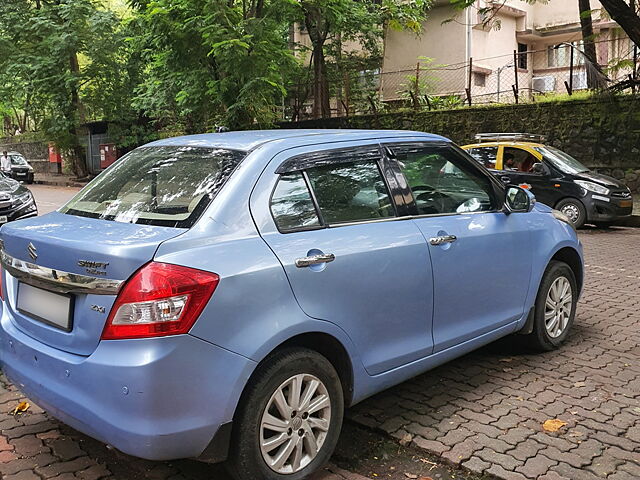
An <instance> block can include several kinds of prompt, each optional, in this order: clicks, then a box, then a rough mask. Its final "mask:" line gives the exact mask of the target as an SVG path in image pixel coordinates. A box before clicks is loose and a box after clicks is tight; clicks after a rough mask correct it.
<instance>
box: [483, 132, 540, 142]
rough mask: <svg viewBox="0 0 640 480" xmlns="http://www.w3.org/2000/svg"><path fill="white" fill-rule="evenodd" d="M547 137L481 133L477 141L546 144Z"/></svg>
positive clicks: (525, 134) (527, 134) (524, 134)
mask: <svg viewBox="0 0 640 480" xmlns="http://www.w3.org/2000/svg"><path fill="white" fill-rule="evenodd" d="M546 139H547V137H545V136H544V135H537V134H534V133H479V134H477V135H476V140H478V141H480V142H537V143H544V142H545V141H546Z"/></svg>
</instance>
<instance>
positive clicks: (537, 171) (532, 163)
mask: <svg viewBox="0 0 640 480" xmlns="http://www.w3.org/2000/svg"><path fill="white" fill-rule="evenodd" d="M502 164H503V171H502V172H501V176H503V177H504V179H505V180H506V179H508V182H505V183H509V184H511V185H519V186H521V187H523V188H529V189H531V191H532V192H533V194H534V195H535V196H536V200H537V201H539V202H540V203H544V204H545V205H549V206H550V207H553V206H554V205H555V204H556V203H557V202H558V200H560V198H561V194H560V192H559V190H558V189H559V187H560V185H558V183H557V180H558V179H553V178H552V175H551V170H550V169H549V167H548V166H547V165H545V164H544V163H543V162H542V161H541V159H540V158H538V157H537V156H536V155H534V154H533V153H531V152H530V151H528V150H525V149H523V148H518V147H504V150H503V153H502Z"/></svg>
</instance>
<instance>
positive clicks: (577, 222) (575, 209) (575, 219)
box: [556, 198, 587, 228]
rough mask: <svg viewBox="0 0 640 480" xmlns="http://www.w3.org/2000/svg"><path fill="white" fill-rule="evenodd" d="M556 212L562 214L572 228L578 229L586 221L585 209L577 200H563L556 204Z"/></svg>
mask: <svg viewBox="0 0 640 480" xmlns="http://www.w3.org/2000/svg"><path fill="white" fill-rule="evenodd" d="M556 210H560V211H561V212H562V213H564V214H565V215H566V216H567V217H569V220H571V222H572V223H573V226H574V227H576V228H580V227H582V226H583V225H584V223H585V222H586V221H587V209H586V208H585V207H584V204H583V203H582V202H581V201H580V200H578V199H577V198H564V199H562V200H560V201H559V202H558V203H557V204H556Z"/></svg>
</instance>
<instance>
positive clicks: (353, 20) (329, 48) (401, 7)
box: [293, 0, 432, 118]
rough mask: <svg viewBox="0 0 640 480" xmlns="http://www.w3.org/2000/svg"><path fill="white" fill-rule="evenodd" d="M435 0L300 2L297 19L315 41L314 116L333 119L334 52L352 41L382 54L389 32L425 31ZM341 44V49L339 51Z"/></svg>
mask: <svg viewBox="0 0 640 480" xmlns="http://www.w3.org/2000/svg"><path fill="white" fill-rule="evenodd" d="M431 3H432V2H431V0H409V1H403V2H398V1H396V0H360V1H353V0H299V1H297V2H293V5H294V6H295V7H296V9H295V16H294V18H293V20H295V21H296V22H297V23H298V24H300V25H304V27H305V30H306V32H307V34H308V35H309V39H310V41H311V49H310V50H311V64H312V66H313V88H312V95H313V115H314V117H316V118H319V117H327V116H330V114H331V111H330V98H331V92H330V88H329V76H328V68H327V56H328V53H329V52H333V56H334V60H335V57H336V56H338V55H339V54H340V53H341V51H342V45H343V44H345V43H347V42H349V43H351V44H353V43H355V44H359V46H360V47H361V48H362V50H363V51H364V52H365V53H366V54H367V55H370V56H375V55H378V56H380V57H381V58H382V56H383V55H380V52H379V50H380V47H381V46H383V45H384V35H385V32H386V31H387V29H389V28H392V29H409V30H412V31H414V32H416V33H419V32H420V31H421V30H422V23H421V22H422V21H423V20H425V19H426V14H427V11H428V9H429V7H430V6H431ZM336 44H337V48H336Z"/></svg>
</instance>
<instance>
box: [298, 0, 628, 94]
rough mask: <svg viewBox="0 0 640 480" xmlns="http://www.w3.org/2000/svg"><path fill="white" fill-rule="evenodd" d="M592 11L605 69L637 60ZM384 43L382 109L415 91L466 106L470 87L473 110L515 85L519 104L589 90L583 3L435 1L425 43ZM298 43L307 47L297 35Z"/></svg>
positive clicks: (413, 39)
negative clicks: (457, 4)
mask: <svg viewBox="0 0 640 480" xmlns="http://www.w3.org/2000/svg"><path fill="white" fill-rule="evenodd" d="M485 7H492V9H493V10H492V13H490V14H489V17H487V16H486V15H487V14H486V13H485V14H484V16H483V14H482V13H481V12H482V11H483V8H485ZM591 7H592V9H593V26H594V33H595V35H596V38H595V40H596V50H597V56H598V62H599V64H600V65H602V66H609V65H610V64H616V63H619V62H617V61H619V60H621V59H632V58H633V56H634V48H633V44H632V42H631V41H630V40H629V38H628V37H627V36H626V35H625V34H624V32H623V31H622V29H620V28H619V26H618V25H617V23H616V22H614V21H613V20H611V19H609V18H608V17H607V15H606V12H605V11H604V10H603V9H602V6H601V4H600V2H598V1H597V0H591ZM385 37H386V45H385V48H384V52H385V54H384V61H383V64H382V68H381V70H380V71H379V72H375V74H374V77H375V78H374V80H375V85H374V89H376V90H377V94H378V97H379V99H380V100H382V101H394V100H399V99H407V98H408V95H407V94H408V93H409V91H410V90H413V89H415V90H416V94H418V95H421V96H424V95H425V94H429V95H436V96H444V95H454V96H457V97H460V98H467V97H466V96H467V89H468V88H469V86H471V88H470V92H469V93H470V94H471V95H472V96H473V102H474V103H488V102H508V101H513V100H514V96H515V95H514V87H515V86H516V85H517V87H518V92H519V96H520V98H523V97H528V98H531V97H533V96H534V95H537V94H540V93H546V92H562V91H566V89H567V87H569V86H570V87H571V88H572V89H573V90H574V91H575V90H580V89H584V88H587V86H588V82H587V75H588V71H589V67H588V66H587V65H586V63H587V62H585V57H584V54H583V53H582V48H583V47H582V32H581V28H580V14H579V10H578V1H577V0H549V1H548V2H546V3H544V2H536V3H534V4H529V3H527V2H525V1H523V0H506V1H505V0H479V1H478V2H476V5H475V6H474V7H472V8H468V9H466V10H464V11H459V10H456V9H454V8H453V7H452V6H451V4H450V2H449V0H436V1H435V2H434V6H433V8H432V9H431V10H430V12H429V16H428V19H427V20H426V21H425V22H424V24H423V31H422V33H421V34H420V35H415V34H414V33H411V32H403V31H395V30H390V31H388V32H387V34H386V36H385ZM295 40H296V41H298V42H300V43H302V44H308V38H306V34H305V32H303V31H300V30H298V29H296V35H295ZM351 48H357V47H351ZM514 52H515V55H514ZM572 57H573V58H572ZM572 63H573V69H571V70H570V66H571V64H572ZM570 71H571V72H573V75H571V74H570ZM630 72H631V70H630V69H629V68H628V65H627V66H626V67H625V68H621V69H620V70H618V71H616V70H606V73H607V75H609V76H610V77H612V78H614V79H615V78H624V77H626V76H627V75H628V74H629V73H630ZM368 73H369V74H370V73H371V72H368ZM416 76H418V77H420V78H418V79H416ZM565 82H566V83H565ZM411 96H413V94H412V95H411Z"/></svg>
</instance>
